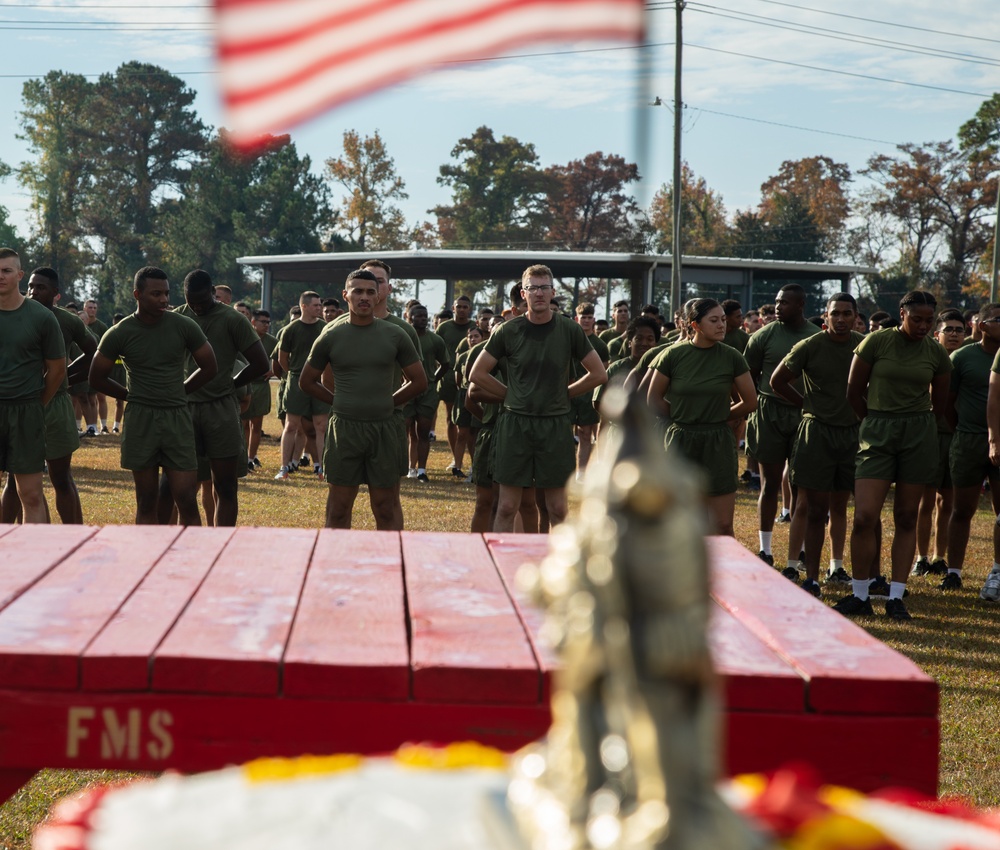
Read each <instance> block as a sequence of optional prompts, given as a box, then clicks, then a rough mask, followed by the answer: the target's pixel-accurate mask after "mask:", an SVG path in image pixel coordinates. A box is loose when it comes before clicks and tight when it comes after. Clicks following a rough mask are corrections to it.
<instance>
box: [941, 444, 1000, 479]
mask: <svg viewBox="0 0 1000 850" xmlns="http://www.w3.org/2000/svg"><path fill="white" fill-rule="evenodd" d="M948 460H949V466H950V471H951V484H952V486H953V487H981V486H982V484H983V482H984V481H985V480H986V479H987V478H988V479H990V481H991V482H993V484H992V485H991V486H995V485H996V482H997V479H998V478H1000V470H998V469H997V468H996V467H995V466H994V465H993V464H992V463H991V462H990V439H989V435H988V434H970V433H968V432H967V431H956V432H955V433H954V434H952V439H951V448H950V450H949V452H948Z"/></svg>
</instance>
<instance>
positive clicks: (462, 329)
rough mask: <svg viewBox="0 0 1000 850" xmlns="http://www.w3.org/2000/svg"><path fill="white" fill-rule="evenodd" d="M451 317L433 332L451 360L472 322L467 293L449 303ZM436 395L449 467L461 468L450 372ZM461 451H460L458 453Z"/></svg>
mask: <svg viewBox="0 0 1000 850" xmlns="http://www.w3.org/2000/svg"><path fill="white" fill-rule="evenodd" d="M451 310H452V314H453V315H454V318H453V319H445V321H443V322H441V324H440V325H438V326H437V327H436V328H435V329H434V332H435V333H436V334H437V335H438V336H440V337H441V338H442V339H443V340H444V342H445V345H446V346H447V347H448V353H449V354H450V355H451V359H452V362H453V363H454V362H455V357H456V355H457V353H458V347H459V346H460V345H461V344H462V343H463V342H465V338H466V336H467V335H468V333H469V326H470V325H472V324H474V322H473V321H472V318H471V314H472V300H471V299H470V298H469V296H467V295H459V296H458V297H457V298H456V299H455V300H454V302H452V305H451ZM438 395H439V396H440V397H441V401H443V402H444V409H445V419H446V421H447V423H448V425H447V434H448V446H449V448H450V449H451V455H452V459H451V468H452V469H461V468H462V465H463V463H464V456H465V447H464V446H460V445H459V434H458V426H457V425H455V424H454V423H453V422H452V419H454V408H455V401H456V399H457V398H458V387H457V386H456V384H455V376H454V375H453V374H451V373H450V372H449V373H448V374H447V375H445V376H444V377H443V378H442V379H441V383H440V385H439V386H438ZM460 452H461V453H460Z"/></svg>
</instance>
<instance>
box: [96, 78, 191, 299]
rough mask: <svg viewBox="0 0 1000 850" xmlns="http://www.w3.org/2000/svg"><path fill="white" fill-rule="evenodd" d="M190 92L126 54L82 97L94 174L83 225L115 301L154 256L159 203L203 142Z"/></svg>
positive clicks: (106, 291)
mask: <svg viewBox="0 0 1000 850" xmlns="http://www.w3.org/2000/svg"><path fill="white" fill-rule="evenodd" d="M194 99H195V92H194V91H193V90H192V89H190V88H188V86H187V85H186V84H185V83H184V81H183V80H181V79H180V78H179V77H175V76H174V75H173V74H171V73H169V72H168V71H166V70H164V69H162V68H159V67H157V66H155V65H148V64H144V63H141V62H127V63H125V64H123V65H122V66H121V67H119V68H118V70H117V71H116V72H115V73H114V74H113V75H112V74H102V75H101V77H100V78H99V79H98V81H97V83H96V86H95V89H94V93H93V96H92V98H91V99H90V101H89V103H88V108H89V115H88V122H87V126H86V128H85V135H86V139H87V145H86V151H87V155H88V156H89V157H90V159H91V164H92V167H93V175H92V178H91V182H90V186H89V191H88V192H87V193H86V196H85V201H84V204H83V209H82V215H81V218H82V226H83V230H84V232H85V233H86V234H87V235H89V236H91V237H93V238H94V239H95V240H97V241H98V244H99V245H100V246H101V251H100V256H99V259H100V269H99V272H98V284H99V287H100V290H101V294H102V296H103V297H105V298H106V299H107V298H109V296H113V295H116V296H117V298H116V300H117V302H118V303H119V305H124V304H128V303H130V302H131V282H130V280H131V276H132V273H133V272H134V271H135V269H136V268H138V267H139V266H142V265H145V264H147V263H149V262H154V263H155V262H158V261H159V259H160V258H159V256H158V248H159V246H160V244H161V242H160V240H159V239H158V238H157V235H156V230H157V216H158V204H159V202H160V201H161V200H163V198H164V197H166V196H168V195H169V194H170V193H179V192H181V191H182V190H183V188H184V184H185V181H186V179H187V177H188V175H189V166H190V164H191V163H192V162H193V161H195V160H196V159H197V157H198V156H199V154H200V153H201V152H202V151H203V150H204V148H205V145H206V143H207V138H206V130H205V127H204V125H203V124H202V122H201V120H200V119H199V118H198V116H197V114H196V113H195V112H194V109H193V108H192V106H193V103H194ZM116 285H117V289H118V291H117V292H114V290H115V287H116Z"/></svg>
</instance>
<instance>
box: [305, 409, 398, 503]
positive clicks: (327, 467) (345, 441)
mask: <svg viewBox="0 0 1000 850" xmlns="http://www.w3.org/2000/svg"><path fill="white" fill-rule="evenodd" d="M400 425H401V419H400V417H398V416H396V415H395V414H393V415H392V416H388V417H386V418H385V419H347V418H346V417H343V416H338V415H337V414H336V413H335V414H333V415H332V416H331V417H330V422H329V424H328V425H327V429H326V448H325V450H324V452H323V472H324V473H325V475H326V480H327V482H328V483H330V484H336V485H338V486H340V487H358V486H360V485H361V484H367V485H368V486H369V487H378V488H382V489H385V488H389V487H395V486H396V485H397V484H398V483H399V479H400V477H402V476H403V475H406V452H405V448H403V446H402V445H401V440H400V435H401V433H402V432H401V430H400Z"/></svg>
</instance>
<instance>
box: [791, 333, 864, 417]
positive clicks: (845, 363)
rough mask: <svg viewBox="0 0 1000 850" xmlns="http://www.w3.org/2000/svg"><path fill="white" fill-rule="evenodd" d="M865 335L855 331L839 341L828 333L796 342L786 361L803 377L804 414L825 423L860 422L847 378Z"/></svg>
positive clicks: (792, 369) (792, 370) (793, 370)
mask: <svg viewBox="0 0 1000 850" xmlns="http://www.w3.org/2000/svg"><path fill="white" fill-rule="evenodd" d="M863 339H864V337H863V336H862V335H861V334H859V333H858V332H857V331H851V337H850V339H848V340H846V341H845V342H837V341H836V340H834V339H833V337H831V336H830V334H828V333H819V334H814V335H813V336H811V337H809V338H808V339H804V340H802V341H801V342H797V343H795V345H794V346H792V350H791V351H790V352H789V353H788V355H787V356H786V357H785V359H784V360H783V361H782V363H784V364H785V367H786V368H788V369H789V370H790V371H791V372H792V373H793V374H795V375H801V376H802V415H803V416H804V417H808V418H810V419H816V420H818V421H820V422H822V423H824V424H825V425H840V426H845V427H846V426H850V425H857V423H858V417H857V414H856V413H855V412H854V410H853V408H852V407H851V406H850V405H849V404H848V403H847V378H848V376H849V375H850V374H851V362H852V361H853V360H854V349H855V348H857V347H858V345H860V344H861V340H863Z"/></svg>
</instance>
